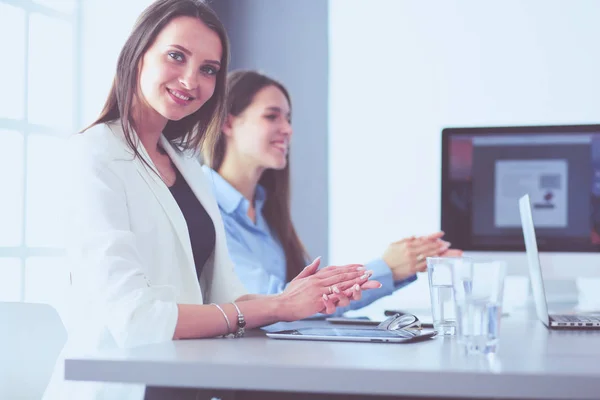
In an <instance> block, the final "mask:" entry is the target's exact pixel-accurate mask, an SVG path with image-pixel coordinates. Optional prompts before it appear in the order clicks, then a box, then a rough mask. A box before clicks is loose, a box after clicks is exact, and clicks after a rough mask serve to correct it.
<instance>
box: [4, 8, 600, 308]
mask: <svg viewBox="0 0 600 400" xmlns="http://www.w3.org/2000/svg"><path fill="white" fill-rule="evenodd" d="M149 3H150V1H149V0H131V1H127V2H121V1H118V0H36V1H33V0H0V50H2V54H3V56H2V65H0V71H1V72H2V73H1V74H0V87H2V91H1V93H0V166H1V167H2V168H0V178H1V181H2V185H3V189H4V190H3V195H2V197H1V198H2V200H1V201H2V207H0V221H2V223H1V224H0V300H26V301H42V302H50V303H51V304H53V305H55V306H57V308H60V302H61V297H60V295H61V293H62V288H63V287H64V285H66V283H67V282H66V279H65V275H64V274H58V273H56V271H59V270H60V269H61V268H62V263H61V255H62V250H61V246H62V243H63V240H64V239H63V237H62V236H61V235H60V229H59V225H60V218H61V215H62V214H61V213H64V212H65V210H61V207H60V192H61V188H60V187H59V186H58V183H57V182H59V180H58V179H56V177H57V176H58V175H59V174H60V171H61V168H64V167H65V166H64V165H61V156H60V140H61V139H62V138H64V137H65V136H66V135H68V134H69V133H72V132H74V131H76V130H78V129H80V128H81V127H83V126H85V124H87V123H89V122H90V121H92V120H93V119H94V118H95V117H96V116H97V115H98V113H99V110H100V109H101V107H102V104H103V102H104V100H105V97H106V94H107V92H108V89H109V87H110V83H111V80H112V77H113V73H114V68H115V62H116V58H117V55H118V52H119V50H120V48H121V45H122V44H123V41H124V39H125V37H126V36H127V34H128V32H129V30H130V29H131V26H132V24H133V22H134V20H135V18H136V17H137V15H138V14H139V12H140V11H141V10H142V9H143V8H144V7H145V6H146V5H147V4H149ZM212 4H213V6H214V8H215V9H216V10H217V12H218V13H219V14H220V15H221V17H222V18H223V21H224V23H225V25H226V27H227V29H228V31H229V34H230V36H231V42H232V67H233V68H259V69H261V70H262V71H264V72H265V73H268V74H271V75H273V76H274V77H276V78H279V79H281V80H282V81H283V82H284V84H286V85H287V86H288V88H289V89H290V91H291V94H292V97H293V106H294V129H295V136H294V141H293V147H292V155H291V156H292V168H293V177H292V178H293V199H292V207H293V217H294V220H295V222H296V224H297V227H298V230H299V232H300V235H301V237H302V238H303V240H304V241H305V243H306V245H307V247H308V250H309V252H310V253H311V254H313V255H315V256H316V255H323V256H324V257H325V259H326V260H327V261H328V262H334V263H343V262H355V261H368V260H370V259H371V258H375V257H378V256H379V255H380V254H381V253H382V252H383V250H384V248H385V246H386V245H387V243H388V242H390V241H393V240H397V239H400V238H402V237H405V236H409V235H412V234H425V233H428V232H431V231H434V230H436V229H438V228H439V219H440V215H439V209H440V206H439V198H440V193H439V190H440V189H439V188H440V141H439V138H440V132H441V129H442V128H443V127H446V126H486V125H515V124H519V125H521V124H523V125H529V124H551V123H556V124H562V123H589V122H598V121H600V98H599V97H598V96H597V94H598V93H599V92H600V91H599V89H600V74H599V73H598V72H599V71H600V56H599V55H598V53H597V52H596V51H595V49H596V47H597V46H596V44H597V41H598V38H600V26H599V25H598V24H597V21H598V20H599V19H600V18H599V17H600V3H599V2H597V1H594V0H577V1H572V2H568V3H566V2H564V1H558V0H531V1H527V2H523V1H516V0H512V1H505V2H502V3H501V4H500V3H496V4H491V3H481V2H478V1H474V0H462V1H443V2H442V1H439V2H435V3H434V4H432V3H427V4H425V3H423V4H422V3H420V2H415V1H402V0H378V1H371V2H365V1H355V0H330V1H326V0H303V1H283V0H213V1H212ZM423 281H424V280H421V282H419V283H417V284H415V285H412V286H411V287H410V288H408V289H405V290H403V291H402V292H403V296H405V297H406V298H411V299H412V298H413V296H415V295H416V294H417V293H420V294H421V295H420V296H417V297H418V298H419V299H420V300H419V301H425V302H426V301H427V293H426V292H425V293H424V296H423V289H425V286H424V285H423V284H424V283H425V282H423Z"/></svg>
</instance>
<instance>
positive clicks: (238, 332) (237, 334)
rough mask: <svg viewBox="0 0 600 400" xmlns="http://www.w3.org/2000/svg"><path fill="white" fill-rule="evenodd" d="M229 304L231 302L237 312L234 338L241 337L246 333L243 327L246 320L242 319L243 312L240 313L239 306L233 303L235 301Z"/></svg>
mask: <svg viewBox="0 0 600 400" xmlns="http://www.w3.org/2000/svg"><path fill="white" fill-rule="evenodd" d="M231 304H233V306H234V307H235V309H236V310H237V313H238V316H237V329H236V330H235V333H234V334H233V335H234V337H236V338H241V337H242V336H244V334H245V333H246V329H245V328H246V320H245V319H244V314H242V312H241V311H240V308H239V307H238V306H237V304H235V302H232V303H231Z"/></svg>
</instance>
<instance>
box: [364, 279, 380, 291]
mask: <svg viewBox="0 0 600 400" xmlns="http://www.w3.org/2000/svg"><path fill="white" fill-rule="evenodd" d="M382 286H383V285H382V284H381V282H379V281H375V280H373V281H372V280H368V281H366V282H365V283H363V284H362V285H360V288H361V290H370V289H379V288H380V287H382Z"/></svg>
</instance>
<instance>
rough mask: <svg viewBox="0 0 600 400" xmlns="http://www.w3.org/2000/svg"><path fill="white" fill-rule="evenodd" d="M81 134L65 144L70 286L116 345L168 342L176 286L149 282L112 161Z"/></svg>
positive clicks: (174, 313)
mask: <svg viewBox="0 0 600 400" xmlns="http://www.w3.org/2000/svg"><path fill="white" fill-rule="evenodd" d="M82 136H84V134H82V135H75V136H74V137H72V138H71V139H69V140H68V143H67V157H68V158H69V160H68V161H69V162H70V163H69V164H68V165H69V172H68V174H67V176H68V177H69V181H68V182H67V187H68V188H69V189H68V193H67V204H68V212H69V217H68V218H67V257H68V259H69V260H70V262H71V271H72V284H73V285H74V286H75V288H74V289H75V291H76V292H77V293H79V298H80V300H81V301H82V303H83V304H90V305H91V307H90V308H91V309H90V310H89V312H90V318H100V319H101V321H95V323H98V322H101V323H103V325H105V326H106V327H107V328H108V330H109V332H110V334H111V335H112V336H113V338H114V340H115V342H116V343H117V344H118V345H119V346H120V347H131V346H137V345H144V344H149V343H156V342H161V341H167V340H172V339H173V335H174V332H175V326H176V324H177V317H178V310H177V304H176V302H175V298H176V297H175V291H174V288H172V287H169V286H153V285H151V283H150V281H149V279H148V278H147V276H146V275H145V273H144V268H143V265H142V262H141V258H140V254H139V252H138V247H137V244H136V240H137V238H136V237H135V236H134V234H133V232H132V231H131V229H130V226H129V210H128V206H127V198H126V192H125V186H124V182H123V180H122V178H121V177H120V176H119V174H118V173H117V172H116V171H115V161H111V160H109V159H108V157H107V156H106V152H102V151H98V150H97V149H94V148H93V147H94V146H93V143H89V142H88V141H87V140H86V139H84V138H82Z"/></svg>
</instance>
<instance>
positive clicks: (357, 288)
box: [354, 283, 360, 292]
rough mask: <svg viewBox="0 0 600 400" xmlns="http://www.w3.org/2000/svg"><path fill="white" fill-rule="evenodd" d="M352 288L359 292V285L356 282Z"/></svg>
mask: <svg viewBox="0 0 600 400" xmlns="http://www.w3.org/2000/svg"><path fill="white" fill-rule="evenodd" d="M354 290H355V291H357V292H360V286H359V285H358V283H357V284H356V285H354Z"/></svg>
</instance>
